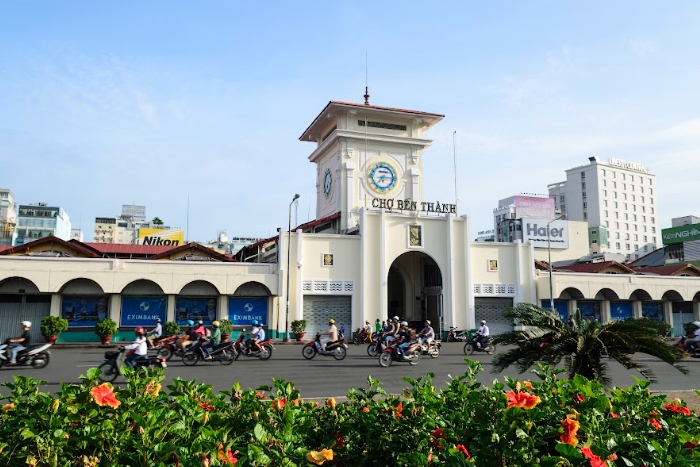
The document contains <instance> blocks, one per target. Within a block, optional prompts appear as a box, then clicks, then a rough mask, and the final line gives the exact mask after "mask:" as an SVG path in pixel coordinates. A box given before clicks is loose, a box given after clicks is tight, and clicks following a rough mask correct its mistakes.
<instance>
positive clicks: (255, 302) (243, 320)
mask: <svg viewBox="0 0 700 467" xmlns="http://www.w3.org/2000/svg"><path fill="white" fill-rule="evenodd" d="M228 319H229V320H230V321H231V322H232V323H233V325H234V326H249V325H250V322H251V321H252V320H254V319H257V320H258V321H260V322H261V323H262V324H263V325H264V326H266V325H267V297H255V298H246V297H229V299H228Z"/></svg>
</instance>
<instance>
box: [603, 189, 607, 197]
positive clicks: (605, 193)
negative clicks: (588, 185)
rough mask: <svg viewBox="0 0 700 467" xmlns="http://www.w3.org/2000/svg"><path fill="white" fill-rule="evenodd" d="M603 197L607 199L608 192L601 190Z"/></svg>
mask: <svg viewBox="0 0 700 467" xmlns="http://www.w3.org/2000/svg"><path fill="white" fill-rule="evenodd" d="M603 196H605V197H606V198H607V197H608V190H603Z"/></svg>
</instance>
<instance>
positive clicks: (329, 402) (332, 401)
mask: <svg viewBox="0 0 700 467" xmlns="http://www.w3.org/2000/svg"><path fill="white" fill-rule="evenodd" d="M326 405H327V406H328V407H330V408H331V409H333V410H335V406H336V405H337V403H336V402H335V398H334V397H329V398H328V399H326Z"/></svg>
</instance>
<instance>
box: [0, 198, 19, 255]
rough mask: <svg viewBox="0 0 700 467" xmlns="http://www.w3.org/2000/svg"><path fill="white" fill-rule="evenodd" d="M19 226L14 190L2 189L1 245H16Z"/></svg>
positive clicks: (0, 202) (0, 211)
mask: <svg viewBox="0 0 700 467" xmlns="http://www.w3.org/2000/svg"><path fill="white" fill-rule="evenodd" d="M16 225H17V202H16V201H15V195H14V194H13V193H12V190H9V189H7V188H0V245H4V246H11V245H13V244H14V239H15V236H16Z"/></svg>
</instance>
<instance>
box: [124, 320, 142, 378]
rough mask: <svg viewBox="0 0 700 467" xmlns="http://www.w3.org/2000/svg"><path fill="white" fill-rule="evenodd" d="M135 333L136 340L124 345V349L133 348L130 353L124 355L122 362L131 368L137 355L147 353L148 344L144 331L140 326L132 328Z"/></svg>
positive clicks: (140, 355)
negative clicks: (126, 355)
mask: <svg viewBox="0 0 700 467" xmlns="http://www.w3.org/2000/svg"><path fill="white" fill-rule="evenodd" d="M134 332H135V333H136V340H135V341H134V343H133V344H129V345H127V346H125V347H124V350H127V351H128V350H133V352H132V353H131V355H129V356H128V357H126V359H125V360H124V364H125V365H126V366H129V367H131V368H133V367H134V360H136V359H137V358H139V357H144V356H146V354H147V353H148V345H147V344H146V331H145V330H144V329H143V328H142V327H140V326H139V327H138V328H136V329H134Z"/></svg>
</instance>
